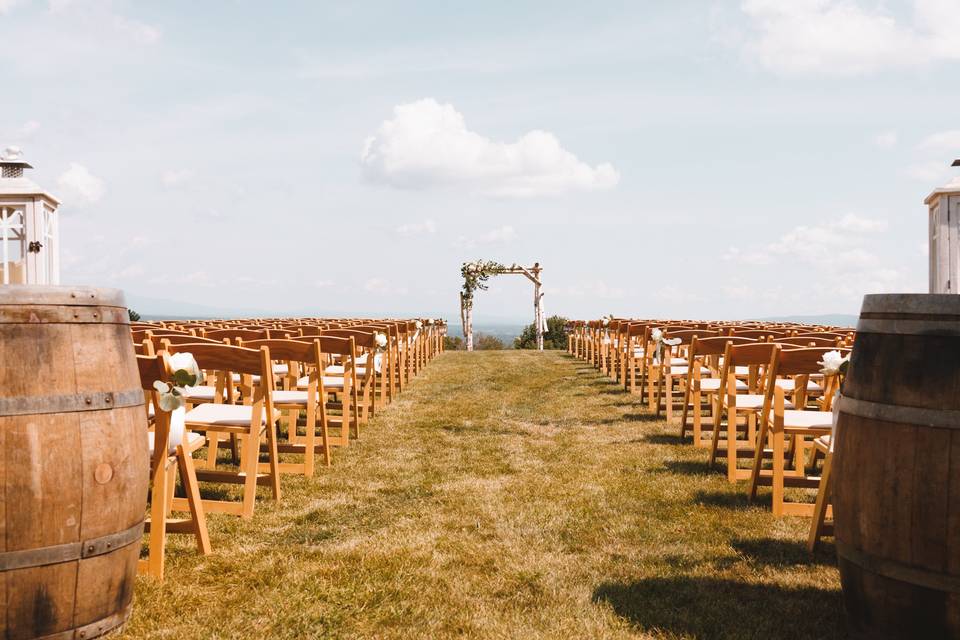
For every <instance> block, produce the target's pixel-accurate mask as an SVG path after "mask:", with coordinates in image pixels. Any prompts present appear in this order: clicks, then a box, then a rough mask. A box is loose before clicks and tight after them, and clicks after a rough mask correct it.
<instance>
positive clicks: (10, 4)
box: [0, 0, 24, 15]
mask: <svg viewBox="0 0 960 640" xmlns="http://www.w3.org/2000/svg"><path fill="white" fill-rule="evenodd" d="M23 3H24V0H0V15H3V14H5V13H9V12H10V10H11V9H13V8H14V7H16V6H17V5H18V4H23Z"/></svg>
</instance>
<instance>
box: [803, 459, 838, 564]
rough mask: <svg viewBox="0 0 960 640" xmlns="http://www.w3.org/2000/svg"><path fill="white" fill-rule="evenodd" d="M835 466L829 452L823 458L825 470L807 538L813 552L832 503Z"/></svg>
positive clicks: (809, 547)
mask: <svg viewBox="0 0 960 640" xmlns="http://www.w3.org/2000/svg"><path fill="white" fill-rule="evenodd" d="M832 466H833V454H832V453H828V454H827V457H826V458H824V460H823V471H821V473H820V486H819V487H818V488H817V502H816V504H815V505H814V506H813V521H812V522H811V523H810V536H809V538H807V550H808V551H810V552H811V553H813V551H814V550H815V549H816V548H817V543H818V542H820V535H821V533H822V532H823V523H824V521H825V520H826V517H827V506H828V505H829V504H830V501H831V496H830V491H831V489H832V487H831V484H830V471H831V467H832Z"/></svg>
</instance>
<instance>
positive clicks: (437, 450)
mask: <svg viewBox="0 0 960 640" xmlns="http://www.w3.org/2000/svg"><path fill="white" fill-rule="evenodd" d="M676 433H677V429H676V427H674V426H669V427H668V426H667V425H666V424H665V423H663V422H662V421H656V420H654V419H652V417H651V416H649V415H648V414H647V413H646V411H645V410H644V409H642V408H641V406H640V403H639V401H638V399H637V398H635V397H631V396H629V395H627V394H624V393H622V392H621V391H620V390H619V389H618V387H617V386H616V385H614V384H613V383H611V382H609V381H607V380H605V379H603V378H602V377H600V376H599V375H598V374H596V373H595V372H594V371H592V370H591V369H589V368H588V367H587V366H586V365H584V364H582V363H580V362H577V361H575V360H572V359H570V358H568V357H566V356H564V355H561V354H557V353H544V354H537V353H534V352H514V351H504V352H479V353H473V354H467V353H448V354H445V355H444V356H443V357H441V358H439V359H437V360H436V361H435V362H434V363H432V364H431V365H430V366H429V367H428V368H427V370H426V371H425V372H424V373H423V374H422V375H421V376H420V377H419V378H418V379H417V380H416V381H415V382H414V384H412V385H411V386H410V387H409V389H408V390H407V391H406V392H405V393H404V395H403V397H402V398H401V399H400V400H399V401H398V402H396V403H395V404H394V405H392V406H390V407H389V408H388V409H387V410H385V411H383V412H382V413H381V414H380V415H379V416H377V418H376V419H375V420H373V421H372V423H371V424H370V426H369V428H367V429H366V431H365V433H364V439H363V441H362V442H361V443H359V444H357V445H355V446H351V447H349V448H348V449H346V450H341V451H337V452H336V454H335V456H334V466H333V467H332V468H330V469H321V470H320V473H319V474H318V476H317V477H315V478H312V479H310V480H306V479H303V478H296V477H292V476H291V477H287V476H285V477H284V479H283V489H284V500H283V502H282V503H281V504H279V505H276V504H272V503H271V502H270V501H269V500H261V501H260V502H259V504H258V506H257V513H256V515H255V517H254V518H253V519H252V520H251V521H245V522H240V521H237V520H235V519H232V518H229V517H224V516H217V515H214V516H211V517H210V528H211V538H212V541H213V544H214V549H215V554H214V555H213V556H211V557H208V558H200V557H198V556H196V555H195V553H193V550H192V548H191V546H190V542H191V541H190V540H188V539H184V538H182V537H179V536H177V537H174V538H173V541H172V543H171V546H170V550H169V555H168V578H167V580H166V581H165V582H164V583H163V584H158V583H156V582H155V581H153V580H152V579H149V578H140V579H138V581H137V606H136V610H135V614H134V616H133V618H132V620H131V622H130V623H129V624H128V626H127V629H126V637H131V638H133V637H157V638H200V637H202V638H253V637H270V638H321V637H339V638H421V637H422V638H443V637H463V636H466V637H477V638H583V637H591V638H593V637H597V638H633V637H655V638H769V637H776V638H824V637H836V636H839V635H840V604H839V586H838V577H837V572H836V569H835V568H834V553H833V550H832V547H829V546H828V547H827V549H826V550H825V551H823V552H821V553H820V554H818V555H817V556H815V557H809V556H808V555H807V554H806V552H805V551H804V549H803V540H804V537H805V535H806V531H807V526H808V521H807V520H804V519H794V518H785V519H776V518H773V517H772V516H771V515H770V513H769V500H767V503H766V504H764V503H763V502H762V501H761V503H760V504H759V505H751V504H749V503H748V502H747V501H746V499H745V496H744V494H743V489H742V487H733V486H731V485H729V484H728V483H727V482H726V480H725V479H724V477H723V476H722V475H721V474H720V472H719V471H717V470H711V469H710V468H709V467H708V465H707V463H706V454H705V452H704V451H703V450H695V449H693V448H692V447H691V446H690V445H686V446H680V445H678V444H677V436H676Z"/></svg>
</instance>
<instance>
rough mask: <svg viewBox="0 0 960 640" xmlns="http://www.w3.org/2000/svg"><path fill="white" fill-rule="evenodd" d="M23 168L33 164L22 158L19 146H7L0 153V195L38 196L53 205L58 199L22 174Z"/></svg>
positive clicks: (30, 166) (57, 202) (28, 167)
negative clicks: (0, 153)
mask: <svg viewBox="0 0 960 640" xmlns="http://www.w3.org/2000/svg"><path fill="white" fill-rule="evenodd" d="M24 169H33V166H32V165H31V164H29V163H28V162H26V161H24V160H23V152H22V151H21V150H20V147H7V148H6V149H4V153H3V154H2V155H0V196H38V197H41V198H44V199H46V200H49V201H50V202H51V203H52V204H54V205H59V204H60V201H59V200H58V199H57V198H56V197H55V196H53V195H52V194H50V193H47V192H46V191H44V189H43V188H42V187H41V186H40V185H38V184H37V183H36V182H34V181H33V180H31V179H30V178H26V177H24V175H23V170H24Z"/></svg>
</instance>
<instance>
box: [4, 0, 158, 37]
mask: <svg viewBox="0 0 960 640" xmlns="http://www.w3.org/2000/svg"><path fill="white" fill-rule="evenodd" d="M2 1H3V0H0V2H2ZM110 5H111V3H110V2H96V1H90V0H49V2H48V3H47V6H48V8H49V12H50V14H51V15H59V16H65V17H67V18H68V19H71V20H83V21H87V22H88V23H89V24H95V25H96V26H98V27H101V28H103V27H106V28H109V29H111V30H112V31H113V32H114V33H115V34H117V35H119V36H120V37H121V38H123V39H124V40H127V41H132V42H134V43H135V44H141V45H152V44H156V43H157V42H159V41H160V36H161V31H160V29H158V28H157V27H154V26H152V25H149V24H147V23H145V22H141V21H139V20H134V19H132V18H128V17H126V16H122V15H119V14H117V13H114V11H113V8H112V7H111V6H110Z"/></svg>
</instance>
